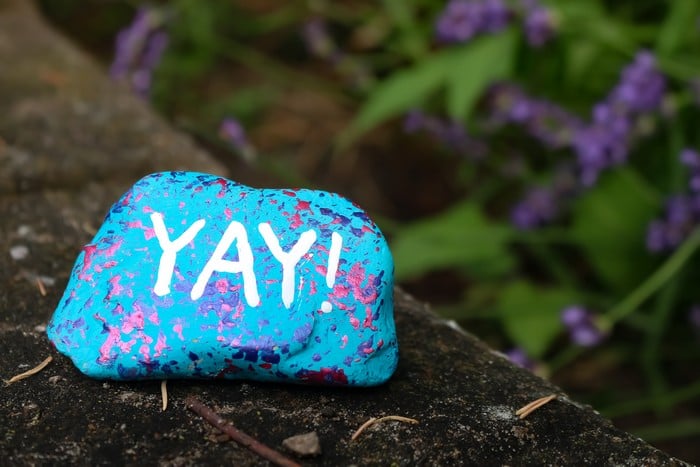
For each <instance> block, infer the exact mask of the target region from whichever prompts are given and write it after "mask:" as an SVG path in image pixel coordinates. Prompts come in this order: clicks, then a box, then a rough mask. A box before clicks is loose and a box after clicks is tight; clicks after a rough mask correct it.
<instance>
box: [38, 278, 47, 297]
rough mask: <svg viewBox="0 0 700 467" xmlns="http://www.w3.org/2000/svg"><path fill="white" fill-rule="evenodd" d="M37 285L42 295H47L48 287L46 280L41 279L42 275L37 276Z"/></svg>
mask: <svg viewBox="0 0 700 467" xmlns="http://www.w3.org/2000/svg"><path fill="white" fill-rule="evenodd" d="M36 285H37V287H39V293H40V294H41V296H42V297H46V287H44V281H42V280H41V277H37V278H36Z"/></svg>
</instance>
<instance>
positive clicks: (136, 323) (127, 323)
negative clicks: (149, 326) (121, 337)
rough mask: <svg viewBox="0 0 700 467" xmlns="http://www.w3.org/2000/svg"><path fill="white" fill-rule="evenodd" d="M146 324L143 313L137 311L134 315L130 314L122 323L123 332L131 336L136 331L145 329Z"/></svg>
mask: <svg viewBox="0 0 700 467" xmlns="http://www.w3.org/2000/svg"><path fill="white" fill-rule="evenodd" d="M144 324H145V322H144V317H143V311H141V310H140V309H137V310H136V311H134V312H133V313H129V314H127V315H126V316H125V317H124V320H123V321H122V332H123V333H124V334H129V333H131V331H133V330H134V329H138V330H141V329H143V326H144Z"/></svg>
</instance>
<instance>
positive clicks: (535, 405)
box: [515, 394, 557, 420]
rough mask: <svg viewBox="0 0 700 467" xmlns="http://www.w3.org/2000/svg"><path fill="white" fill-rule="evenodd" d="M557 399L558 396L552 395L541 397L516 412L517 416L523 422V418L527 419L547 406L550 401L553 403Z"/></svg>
mask: <svg viewBox="0 0 700 467" xmlns="http://www.w3.org/2000/svg"><path fill="white" fill-rule="evenodd" d="M556 398H557V395H556V394H550V395H549V396H546V397H540V398H539V399H536V400H534V401H532V402H530V403H529V404H527V405H524V406H523V407H521V408H519V409H518V410H516V411H515V415H517V416H518V417H520V419H521V420H522V419H523V418H525V417H527V416H528V415H530V414H531V413H532V412H534V411H535V410H537V409H539V408H540V407H542V406H543V405H545V404H547V403H548V402H550V401H553V400H554V399H556Z"/></svg>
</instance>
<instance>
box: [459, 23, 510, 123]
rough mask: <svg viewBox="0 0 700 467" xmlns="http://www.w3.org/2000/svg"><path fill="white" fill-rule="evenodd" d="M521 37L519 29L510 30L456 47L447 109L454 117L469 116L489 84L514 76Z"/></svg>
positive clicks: (462, 117)
mask: <svg viewBox="0 0 700 467" xmlns="http://www.w3.org/2000/svg"><path fill="white" fill-rule="evenodd" d="M517 39H518V35H517V34H516V32H515V30H514V29H509V30H507V31H505V32H503V33H501V34H497V35H492V36H485V37H483V38H481V39H479V40H477V41H474V42H473V43H470V44H467V45H463V46H461V47H457V48H456V49H455V51H454V53H453V54H452V56H451V57H450V61H451V64H450V66H449V67H448V74H447V110H448V113H449V115H450V116H451V117H452V118H454V119H456V120H459V121H464V120H465V119H467V118H468V117H469V115H470V114H471V111H472V109H473V108H474V104H475V103H476V101H477V99H478V98H479V96H481V94H482V93H483V92H484V90H486V88H487V87H488V86H490V85H491V84H492V83H493V82H494V81H497V80H500V79H505V78H509V77H510V76H511V74H512V71H513V64H514V61H515V51H516V48H517V45H518V41H517Z"/></svg>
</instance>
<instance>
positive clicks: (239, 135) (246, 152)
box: [219, 117, 255, 163]
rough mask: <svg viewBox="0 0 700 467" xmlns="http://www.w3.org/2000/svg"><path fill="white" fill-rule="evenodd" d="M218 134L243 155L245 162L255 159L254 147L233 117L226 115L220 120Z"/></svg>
mask: <svg viewBox="0 0 700 467" xmlns="http://www.w3.org/2000/svg"><path fill="white" fill-rule="evenodd" d="M219 136H220V137H221V139H223V140H224V141H226V142H228V143H229V144H230V145H231V147H233V149H234V150H235V151H236V152H238V153H239V154H240V155H241V156H243V159H245V161H246V162H248V163H251V162H252V161H253V160H254V159H255V149H254V148H253V146H252V145H250V143H248V138H247V137H246V133H245V130H244V129H243V126H242V125H241V124H240V122H239V121H238V120H236V119H235V118H232V117H226V118H224V119H223V120H222V121H221V124H220V125H219Z"/></svg>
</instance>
